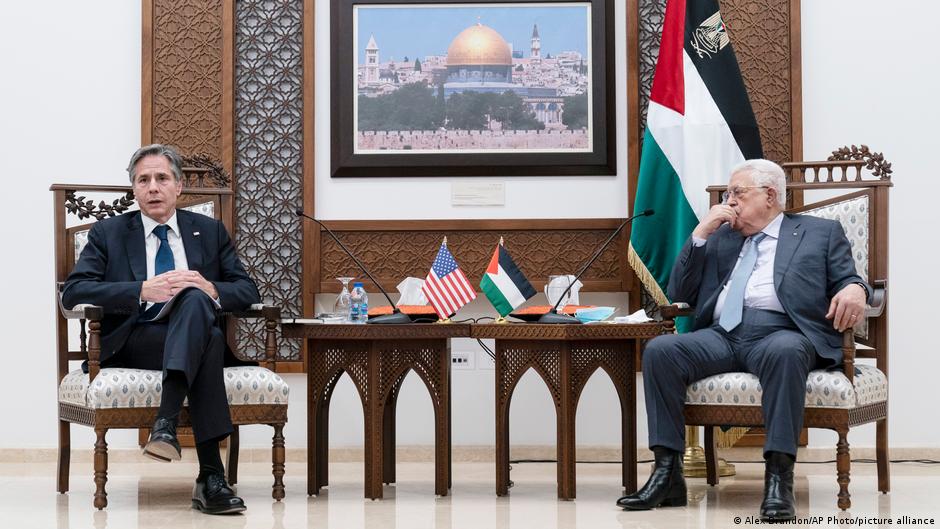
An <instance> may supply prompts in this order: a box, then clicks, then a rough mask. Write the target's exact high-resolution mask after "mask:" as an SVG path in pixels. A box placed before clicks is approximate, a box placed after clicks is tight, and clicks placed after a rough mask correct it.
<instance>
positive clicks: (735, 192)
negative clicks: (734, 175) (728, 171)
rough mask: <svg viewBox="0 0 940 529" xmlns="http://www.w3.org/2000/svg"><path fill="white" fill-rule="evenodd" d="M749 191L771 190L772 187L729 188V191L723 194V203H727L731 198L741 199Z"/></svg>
mask: <svg viewBox="0 0 940 529" xmlns="http://www.w3.org/2000/svg"><path fill="white" fill-rule="evenodd" d="M748 189H770V186H735V187H730V188H728V190H727V191H725V192H724V193H722V194H721V201H722V202H723V203H724V202H727V201H728V199H729V198H731V197H734V198H736V199H737V198H741V197H742V196H744V193H747V190H748Z"/></svg>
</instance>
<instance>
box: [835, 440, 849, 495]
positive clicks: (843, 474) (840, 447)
mask: <svg viewBox="0 0 940 529" xmlns="http://www.w3.org/2000/svg"><path fill="white" fill-rule="evenodd" d="M837 433H838V434H839V443H838V444H837V445H836V474H837V479H838V482H839V508H840V509H842V510H843V511H845V510H848V509H849V508H850V507H852V498H851V497H850V496H849V467H850V465H851V461H852V460H851V458H850V457H849V441H848V439H847V437H848V434H849V431H848V429H844V430H838V431H837Z"/></svg>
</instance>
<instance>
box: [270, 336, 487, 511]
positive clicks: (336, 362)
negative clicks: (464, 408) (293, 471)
mask: <svg viewBox="0 0 940 529" xmlns="http://www.w3.org/2000/svg"><path fill="white" fill-rule="evenodd" d="M282 327H283V335H284V337H285V338H305V339H307V343H308V348H307V359H306V363H307V365H306V368H307V494H308V495H315V494H319V492H320V488H321V487H323V486H326V485H327V484H328V483H329V474H328V442H329V434H328V431H329V430H328V428H329V423H330V421H329V410H330V397H331V395H332V394H333V389H334V388H335V387H336V383H337V381H338V380H339V378H340V376H341V375H342V374H343V373H344V372H345V373H347V374H348V375H349V378H351V379H352V381H353V384H355V386H356V390H358V392H359V397H360V398H361V399H362V410H363V418H364V422H365V428H364V429H365V496H366V497H367V498H370V499H378V498H381V497H382V484H383V483H394V482H395V405H396V402H397V399H398V392H399V390H400V389H401V384H402V382H403V381H404V379H405V375H407V374H408V372H409V371H410V370H414V372H415V373H417V374H418V376H419V377H420V378H421V380H422V381H424V384H425V386H426V387H427V389H428V392H429V393H430V395H431V402H432V404H433V406H434V424H435V426H434V445H435V450H434V468H435V478H434V492H435V494H438V495H440V496H446V495H447V492H448V490H449V489H450V486H451V457H450V453H451V439H450V432H451V430H450V340H449V339H450V338H453V337H466V336H469V335H470V326H469V325H461V324H450V325H443V324H411V325H324V324H322V323H315V324H314V323H309V324H308V323H289V320H288V322H287V323H284V324H283V325H282Z"/></svg>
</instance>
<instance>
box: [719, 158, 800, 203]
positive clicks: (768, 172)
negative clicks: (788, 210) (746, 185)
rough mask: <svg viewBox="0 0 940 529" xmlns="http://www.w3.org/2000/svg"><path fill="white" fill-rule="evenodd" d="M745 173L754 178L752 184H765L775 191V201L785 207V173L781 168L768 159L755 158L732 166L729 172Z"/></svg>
mask: <svg viewBox="0 0 940 529" xmlns="http://www.w3.org/2000/svg"><path fill="white" fill-rule="evenodd" d="M742 172H744V173H747V174H749V175H750V176H751V178H752V179H753V180H754V185H757V186H765V187H767V188H770V189H774V190H776V191H777V203H778V204H779V205H780V207H781V208H785V207H787V175H786V174H785V173H784V172H783V168H782V167H780V166H779V165H777V164H776V163H774V162H771V161H770V160H764V159H763V158H755V159H753V160H745V161H744V162H742V163H739V164H738V165H736V166H734V169H732V170H731V174H732V175H734V174H737V173H742Z"/></svg>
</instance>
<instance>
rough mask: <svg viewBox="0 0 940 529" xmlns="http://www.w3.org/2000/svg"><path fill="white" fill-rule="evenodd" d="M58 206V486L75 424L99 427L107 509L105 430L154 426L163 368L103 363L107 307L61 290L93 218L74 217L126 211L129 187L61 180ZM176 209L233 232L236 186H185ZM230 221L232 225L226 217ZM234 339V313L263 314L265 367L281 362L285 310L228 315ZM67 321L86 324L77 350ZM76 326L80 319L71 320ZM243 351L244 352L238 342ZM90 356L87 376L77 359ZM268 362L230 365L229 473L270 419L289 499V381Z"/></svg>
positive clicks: (101, 503)
mask: <svg viewBox="0 0 940 529" xmlns="http://www.w3.org/2000/svg"><path fill="white" fill-rule="evenodd" d="M204 172H205V170H204V169H195V168H186V169H184V173H185V178H184V185H185V183H190V182H194V181H195V182H199V183H201V180H202V178H201V177H202V173H204ZM51 191H52V192H53V195H54V205H55V260H56V267H55V279H56V299H57V304H56V306H57V309H56V354H57V361H56V373H57V383H58V384H57V387H58V403H59V406H58V408H59V462H58V480H57V490H58V491H59V492H60V493H65V492H67V491H68V489H69V459H70V445H71V442H70V437H71V431H70V428H71V424H72V423H76V424H82V425H84V426H90V427H92V428H94V430H95V434H96V436H97V440H96V442H95V451H94V476H95V485H96V490H95V497H94V506H95V507H97V508H98V509H103V508H104V507H106V506H107V504H108V500H107V493H106V492H105V483H106V482H107V479H108V474H107V472H108V445H107V442H106V441H105V435H106V434H107V432H108V430H109V429H112V428H135V429H140V428H150V427H151V426H152V425H153V423H154V420H155V419H156V414H157V410H158V408H159V405H160V394H161V390H162V385H161V382H162V376H161V373H160V372H159V371H148V370H143V369H127V368H104V369H102V368H101V367H100V365H99V355H100V347H101V337H100V327H101V323H100V321H101V318H102V317H103V313H104V311H103V308H102V307H96V306H91V305H79V306H76V307H63V306H62V303H61V294H60V292H61V288H62V285H63V282H64V281H65V279H66V278H67V277H68V275H69V272H70V271H71V270H72V268H73V266H74V265H75V263H76V261H77V260H78V256H79V255H80V253H81V249H82V248H83V247H84V245H85V243H86V242H87V237H88V232H89V230H90V228H91V225H92V224H93V222H92V223H87V224H82V225H79V226H72V227H69V226H68V225H67V219H68V216H69V214H72V215H73V216H76V217H78V218H79V219H92V221H95V220H101V219H103V218H106V217H108V216H113V215H116V214H119V213H122V212H124V211H126V210H128V209H129V208H130V207H131V206H132V205H133V202H134V196H133V193H132V192H131V188H130V187H129V186H84V185H60V184H56V185H53V186H52V187H51ZM101 193H104V194H111V195H113V194H115V193H119V194H120V195H121V197H120V198H118V199H116V200H114V201H113V202H112V203H110V204H108V203H106V202H104V201H102V202H100V203H99V204H97V205H95V204H94V201H92V200H86V199H85V197H83V196H76V195H77V194H80V195H86V196H87V195H89V194H101ZM178 207H180V208H183V209H188V210H190V211H195V212H198V213H202V214H205V215H208V216H212V217H214V218H218V219H222V220H223V222H225V223H226V225H227V227H228V228H229V229H230V228H231V226H229V225H228V224H230V221H231V217H232V214H231V207H232V191H231V190H230V189H227V188H222V189H220V188H198V187H184V191H183V195H181V197H180V199H179V203H178ZM226 221H228V222H226ZM226 318H227V325H226V328H227V330H228V334H229V336H228V341H229V344H230V345H233V344H232V342H233V339H232V337H233V330H234V328H235V326H234V322H233V321H231V320H232V319H233V318H264V329H265V331H264V332H265V358H264V362H263V363H264V364H265V365H266V366H269V367H270V368H271V369H274V367H275V365H276V361H277V337H276V331H277V328H278V322H279V320H280V309H279V308H277V307H272V306H266V305H261V304H258V305H255V306H252V307H251V310H249V311H247V312H246V313H243V314H227V315H226ZM69 321H77V322H78V326H79V329H80V331H79V332H80V334H79V347H78V349H77V350H75V349H72V348H70V346H69ZM73 325H74V324H73ZM232 350H233V351H234V352H235V353H236V355H238V350H237V349H236V348H235V347H232ZM86 360H87V361H88V373H87V374H85V373H83V372H82V370H81V369H80V368H78V366H77V365H73V366H72V367H70V363H72V362H81V361H86ZM271 369H268V368H266V367H250V366H245V367H230V368H225V387H226V393H227V395H228V402H229V407H230V411H231V416H232V422H233V423H234V425H235V431H234V432H233V433H232V435H231V436H230V437H229V439H228V451H227V459H228V461H227V464H226V478H227V479H228V481H229V482H230V483H232V484H234V483H236V481H237V473H238V428H239V425H247V424H267V425H269V426H271V427H273V428H274V438H273V443H272V463H273V474H274V486H273V491H272V497H273V498H274V499H275V500H281V499H282V498H284V482H283V476H284V457H285V454H284V436H283V428H284V424H285V423H286V422H287V401H288V394H289V387H288V385H287V383H286V382H285V381H284V380H283V379H282V378H281V377H280V376H278V375H277V374H275V373H274V372H273V371H271ZM179 426H180V427H188V426H190V423H189V415H188V412H187V409H186V408H185V407H184V408H183V411H182V413H181V414H180V423H179Z"/></svg>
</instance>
